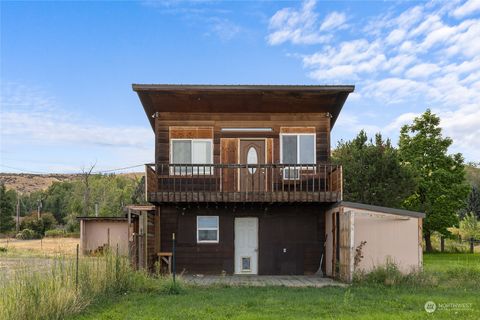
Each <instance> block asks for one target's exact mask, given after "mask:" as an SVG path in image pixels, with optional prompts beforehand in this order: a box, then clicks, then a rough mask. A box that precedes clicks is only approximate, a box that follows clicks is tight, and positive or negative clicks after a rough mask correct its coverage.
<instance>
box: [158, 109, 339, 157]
mask: <svg viewBox="0 0 480 320" xmlns="http://www.w3.org/2000/svg"><path fill="white" fill-rule="evenodd" d="M238 127H244V128H258V127H260V128H272V129H273V131H271V132H222V131H221V129H222V128H238ZM282 131H283V132H290V133H294V132H298V133H305V132H309V133H310V132H312V133H316V151H317V155H316V156H317V162H318V163H321V162H326V161H328V160H329V158H330V118H329V117H328V116H327V115H326V114H324V113H309V114H306V113H303V114H302V113H278V114H276V113H271V114H265V113H172V112H160V113H158V116H157V117H156V119H155V133H156V143H155V160H156V163H168V162H169V154H170V144H169V139H171V138H177V139H178V138H180V139H187V138H202V139H213V143H214V146H213V155H214V158H213V160H214V163H221V162H222V163H226V161H234V160H235V162H234V163H236V162H237V161H238V160H237V159H238V158H237V157H238V150H236V148H238V146H237V147H235V146H234V143H233V142H232V140H229V139H238V138H245V139H248V138H266V139H267V161H270V163H279V162H280V144H279V137H280V136H279V135H280V132H282ZM222 141H224V142H222ZM224 147H225V148H227V150H222V148H224ZM268 152H270V154H271V156H269V153H268ZM220 159H222V160H220ZM220 161H221V162H220ZM267 163H268V162H267Z"/></svg>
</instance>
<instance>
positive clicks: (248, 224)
mask: <svg viewBox="0 0 480 320" xmlns="http://www.w3.org/2000/svg"><path fill="white" fill-rule="evenodd" d="M235 273H236V274H257V273H258V218H235Z"/></svg>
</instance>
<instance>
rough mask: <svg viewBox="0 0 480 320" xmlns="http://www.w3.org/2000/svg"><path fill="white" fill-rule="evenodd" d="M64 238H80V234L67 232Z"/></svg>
mask: <svg viewBox="0 0 480 320" xmlns="http://www.w3.org/2000/svg"><path fill="white" fill-rule="evenodd" d="M65 237H67V238H77V239H78V238H80V232H67V233H66V234H65Z"/></svg>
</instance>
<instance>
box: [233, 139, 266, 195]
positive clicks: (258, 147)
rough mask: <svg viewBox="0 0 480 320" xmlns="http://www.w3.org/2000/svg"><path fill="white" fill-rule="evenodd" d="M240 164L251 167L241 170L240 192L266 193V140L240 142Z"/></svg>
mask: <svg viewBox="0 0 480 320" xmlns="http://www.w3.org/2000/svg"><path fill="white" fill-rule="evenodd" d="M239 160H240V163H241V164H247V165H249V167H248V168H242V169H240V178H239V181H240V191H242V192H245V191H247V192H252V191H253V192H258V191H265V185H266V183H265V178H266V174H265V168H260V167H258V165H260V164H265V140H243V139H242V140H240V159H239Z"/></svg>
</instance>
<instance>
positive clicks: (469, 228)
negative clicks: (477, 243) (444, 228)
mask: <svg viewBox="0 0 480 320" xmlns="http://www.w3.org/2000/svg"><path fill="white" fill-rule="evenodd" d="M448 231H450V232H451V233H452V234H454V235H458V236H460V237H461V238H462V239H463V240H470V239H471V238H473V239H480V222H479V221H478V218H477V216H476V215H474V214H473V212H470V213H468V214H467V215H466V216H465V218H464V219H463V220H462V221H460V227H459V228H455V227H452V228H448Z"/></svg>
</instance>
